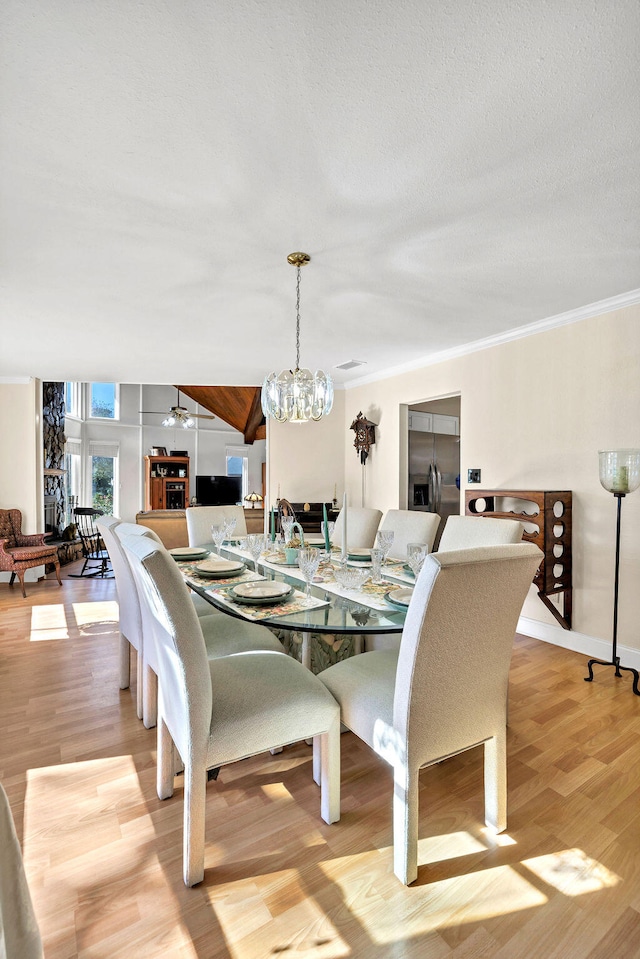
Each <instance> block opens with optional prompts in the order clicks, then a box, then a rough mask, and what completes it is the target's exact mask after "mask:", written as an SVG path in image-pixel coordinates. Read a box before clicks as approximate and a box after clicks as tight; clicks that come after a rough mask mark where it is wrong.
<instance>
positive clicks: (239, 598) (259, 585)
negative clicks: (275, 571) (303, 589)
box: [227, 580, 293, 606]
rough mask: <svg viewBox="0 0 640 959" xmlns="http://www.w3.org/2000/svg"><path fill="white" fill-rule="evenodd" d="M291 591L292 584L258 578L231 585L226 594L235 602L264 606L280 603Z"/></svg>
mask: <svg viewBox="0 0 640 959" xmlns="http://www.w3.org/2000/svg"><path fill="white" fill-rule="evenodd" d="M292 592H293V586H289V585H288V583H276V582H273V581H271V580H259V581H258V582H255V583H241V584H240V585H238V586H232V587H231V589H230V590H229V592H228V594H227V595H228V596H229V598H230V599H232V600H233V601H234V602H235V603H244V604H245V605H247V606H266V605H268V604H271V603H282V602H284V600H286V599H287V597H288V596H290V595H291V593H292Z"/></svg>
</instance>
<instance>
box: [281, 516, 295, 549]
mask: <svg viewBox="0 0 640 959" xmlns="http://www.w3.org/2000/svg"><path fill="white" fill-rule="evenodd" d="M294 523H295V519H294V518H293V516H283V517H282V519H281V520H280V526H281V527H282V535H283V536H284V542H285V546H286V544H287V543H288V542H289V540H290V539H291V527H292V526H293V524H294Z"/></svg>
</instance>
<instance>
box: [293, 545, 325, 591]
mask: <svg viewBox="0 0 640 959" xmlns="http://www.w3.org/2000/svg"><path fill="white" fill-rule="evenodd" d="M319 565H320V550H319V549H316V548H315V547H314V546H301V547H300V549H299V550H298V567H299V569H300V572H301V573H302V575H303V576H304V578H305V580H306V583H307V591H306V595H305V601H306V603H307V604H309V602H310V600H311V580H312V579H313V577H314V576H315V575H316V573H317V572H318V566H319Z"/></svg>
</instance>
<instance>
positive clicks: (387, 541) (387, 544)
mask: <svg viewBox="0 0 640 959" xmlns="http://www.w3.org/2000/svg"><path fill="white" fill-rule="evenodd" d="M392 543H393V530H392V529H379V530H378V548H379V549H381V550H382V562H383V563H386V561H387V556H388V555H389V550H390V549H391V544H392Z"/></svg>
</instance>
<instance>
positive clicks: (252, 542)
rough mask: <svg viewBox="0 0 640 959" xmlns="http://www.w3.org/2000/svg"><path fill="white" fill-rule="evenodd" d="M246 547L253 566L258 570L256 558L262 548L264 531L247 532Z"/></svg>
mask: <svg viewBox="0 0 640 959" xmlns="http://www.w3.org/2000/svg"><path fill="white" fill-rule="evenodd" d="M247 549H248V550H249V553H250V555H251V558H252V559H253V568H254V569H255V571H256V573H257V572H258V558H259V556H260V553H261V552H262V550H263V549H264V533H249V535H248V536H247Z"/></svg>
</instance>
